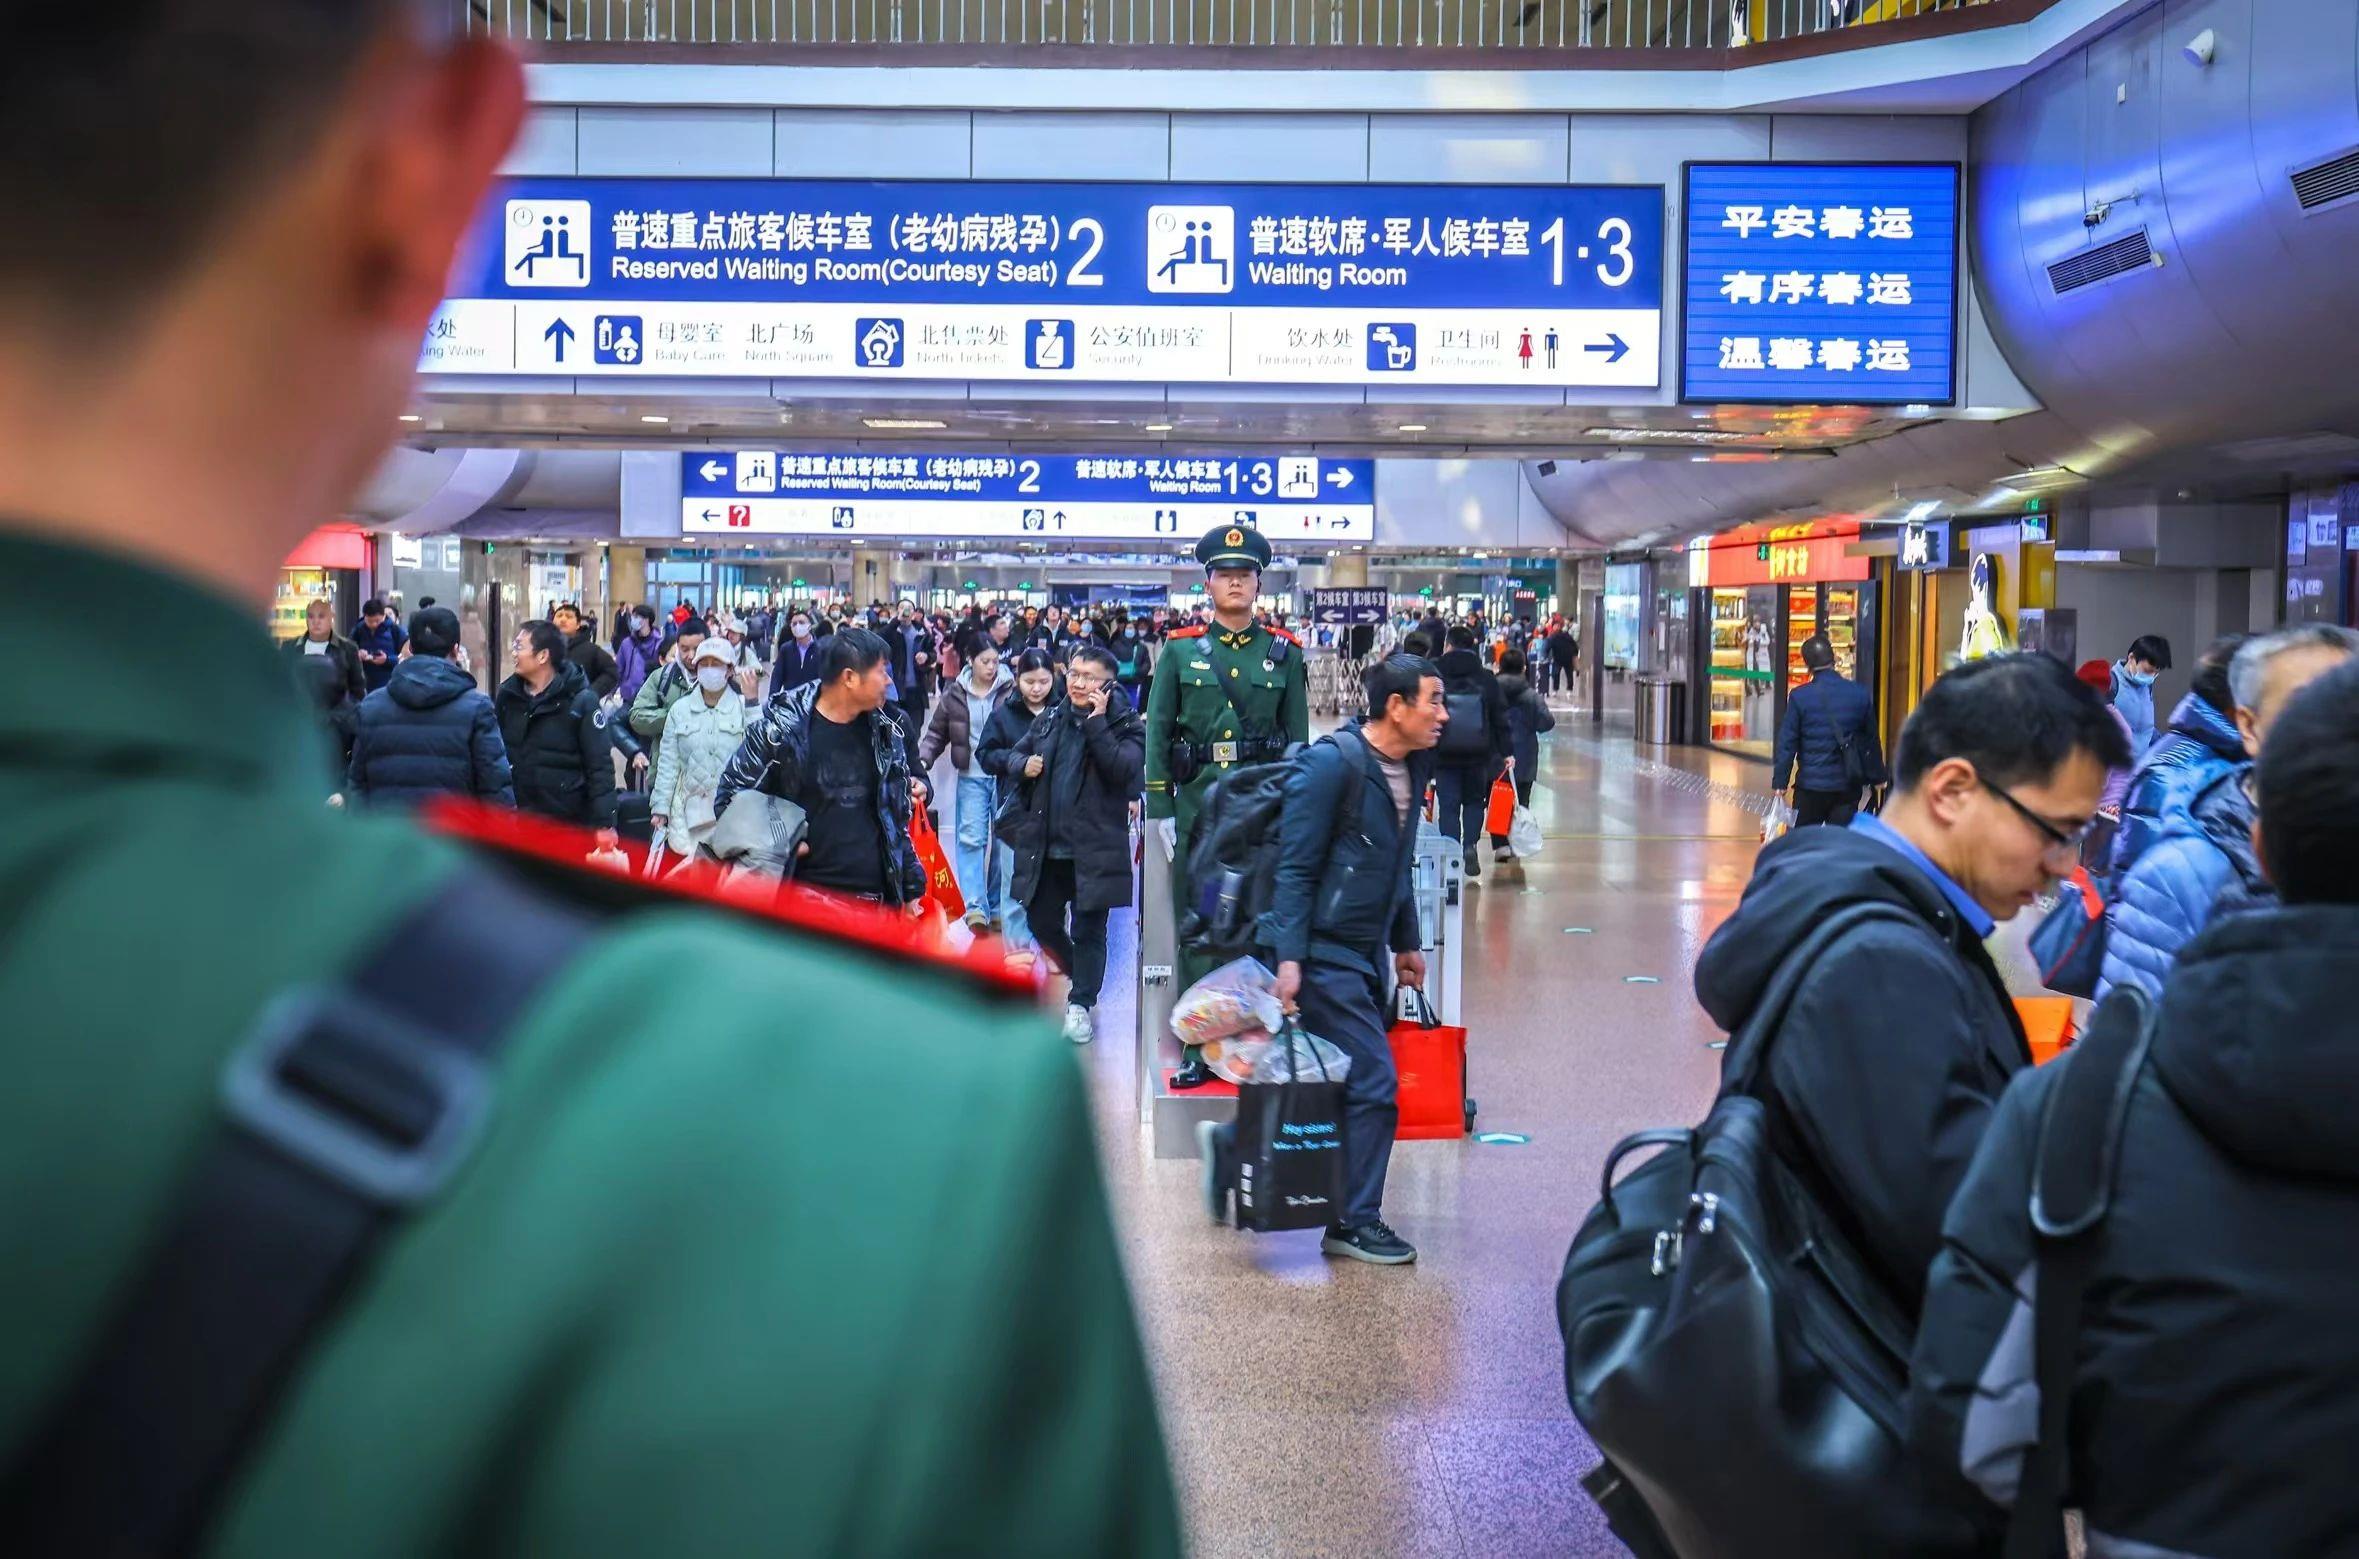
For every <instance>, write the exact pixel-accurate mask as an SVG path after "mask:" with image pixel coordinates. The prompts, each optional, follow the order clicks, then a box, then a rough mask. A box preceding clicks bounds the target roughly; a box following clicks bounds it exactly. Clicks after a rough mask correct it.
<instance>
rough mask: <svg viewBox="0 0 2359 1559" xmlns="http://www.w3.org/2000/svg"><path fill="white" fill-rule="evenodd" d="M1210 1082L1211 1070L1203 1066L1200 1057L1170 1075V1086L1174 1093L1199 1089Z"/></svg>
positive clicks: (1202, 1060) (1202, 1059)
mask: <svg viewBox="0 0 2359 1559" xmlns="http://www.w3.org/2000/svg"><path fill="white" fill-rule="evenodd" d="M1211 1081H1212V1068H1211V1067H1208V1066H1206V1065H1205V1064H1204V1058H1203V1057H1201V1056H1199V1057H1197V1058H1196V1059H1195V1060H1193V1061H1190V1062H1189V1063H1188V1064H1187V1065H1186V1066H1183V1067H1181V1068H1180V1069H1179V1070H1178V1071H1176V1072H1174V1073H1172V1074H1171V1086H1172V1090H1173V1091H1174V1092H1184V1091H1185V1090H1187V1089H1190V1088H1201V1087H1203V1086H1204V1085H1205V1084H1206V1083H1209V1082H1211Z"/></svg>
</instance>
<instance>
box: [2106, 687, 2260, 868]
mask: <svg viewBox="0 0 2359 1559" xmlns="http://www.w3.org/2000/svg"><path fill="white" fill-rule="evenodd" d="M2244 761H2245V757H2244V738H2243V737H2242V736H2241V735H2239V734H2238V733H2237V730H2236V722H2235V721H2233V720H2231V719H2229V718H2228V716H2226V715H2224V714H2222V713H2220V712H2219V711H2218V710H2217V709H2214V708H2213V707H2212V706H2211V705H2209V704H2207V703H2205V702H2204V701H2203V700H2202V699H2200V698H2198V697H2196V696H2195V695H2194V694H2193V693H2190V694H2188V695H2187V696H2186V697H2185V698H2182V699H2180V700H2179V707H2178V708H2176V709H2174V710H2172V711H2171V728H2170V730H2169V732H2168V733H2167V734H2165V735H2164V736H2163V738H2162V739H2161V740H2160V741H2158V742H2156V743H2155V744H2154V746H2153V747H2152V748H2151V749H2149V750H2148V752H2147V754H2146V756H2145V758H2144V759H2143V760H2142V761H2141V762H2140V763H2139V765H2138V771H2137V773H2136V774H2135V775H2134V776H2133V777H2132V778H2131V780H2130V791H2129V795H2128V797H2127V798H2125V799H2124V801H2123V802H2122V809H2121V828H2120V830H2119V831H2118V832H2117V833H2116V834H2115V835H2114V837H2113V861H2112V864H2111V866H2110V868H2109V875H2110V876H2111V877H2112V878H2113V879H2115V880H2116V881H2118V880H2120V878H2121V876H2122V874H2123V873H2124V872H2127V871H2128V870H2129V869H2130V868H2131V867H2133V866H2135V865H2137V864H2138V858H2139V857H2140V856H2142V855H2144V854H2145V853H2146V850H2147V847H2148V846H2149V845H2152V844H2153V843H2154V842H2155V841H2156V840H2158V839H2160V838H2161V837H2162V836H2163V834H2164V832H2165V831H2166V830H2167V829H2169V828H2170V827H2171V826H2172V825H2173V824H2174V823H2176V822H2177V821H2178V820H2179V819H2180V818H2181V817H2183V816H2184V814H2185V813H2186V812H2187V810H2188V809H2189V808H2190V807H2192V806H2194V805H2195V798H2196V797H2197V796H2199V795H2201V794H2202V793H2203V792H2204V791H2206V790H2208V789H2210V788H2211V786H2212V785H2213V783H2214V782H2216V781H2217V780H2218V779H2219V777H2220V776H2221V775H2223V774H2226V773H2228V772H2229V771H2231V770H2233V769H2237V768H2241V767H2242V766H2243V764H2244Z"/></svg>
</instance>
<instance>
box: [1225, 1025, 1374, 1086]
mask: <svg viewBox="0 0 2359 1559" xmlns="http://www.w3.org/2000/svg"><path fill="white" fill-rule="evenodd" d="M1204 1064H1205V1065H1206V1066H1209V1067H1211V1068H1212V1070H1213V1073H1214V1075H1215V1076H1217V1077H1219V1078H1220V1079H1221V1080H1223V1081H1224V1082H1231V1083H1236V1084H1238V1085H1239V1086H1242V1085H1244V1084H1246V1083H1283V1082H1306V1083H1317V1082H1329V1083H1340V1082H1342V1081H1343V1080H1344V1078H1345V1076H1346V1075H1348V1074H1349V1073H1350V1071H1351V1066H1352V1058H1351V1057H1350V1056H1348V1055H1345V1054H1344V1053H1343V1052H1342V1051H1341V1050H1339V1049H1337V1048H1336V1047H1335V1046H1334V1045H1333V1044H1331V1043H1329V1042H1328V1041H1326V1040H1324V1039H1321V1038H1320V1037H1319V1036H1318V1035H1316V1034H1306V1033H1304V1032H1303V1031H1302V1030H1301V1029H1300V1028H1296V1029H1295V1030H1294V1031H1293V1034H1292V1044H1291V1045H1289V1044H1288V1043H1287V1042H1286V1039H1285V1037H1284V1036H1281V1035H1273V1034H1272V1033H1270V1032H1269V1031H1268V1030H1266V1029H1247V1030H1246V1031H1245V1032H1244V1033H1242V1034H1232V1035H1230V1036H1228V1037H1227V1038H1225V1039H1216V1040H1214V1041H1212V1042H1211V1043H1210V1044H1208V1045H1206V1046H1205V1047H1204ZM1322 1066H1323V1067H1324V1071H1322V1070H1321V1068H1322ZM1297 1069H1299V1071H1300V1076H1296V1075H1295V1074H1296V1071H1297Z"/></svg>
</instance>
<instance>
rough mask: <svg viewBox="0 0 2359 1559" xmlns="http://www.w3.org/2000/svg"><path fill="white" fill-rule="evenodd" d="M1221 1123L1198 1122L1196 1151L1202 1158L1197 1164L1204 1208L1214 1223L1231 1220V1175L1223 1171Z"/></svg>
mask: <svg viewBox="0 0 2359 1559" xmlns="http://www.w3.org/2000/svg"><path fill="white" fill-rule="evenodd" d="M1220 1128H1221V1123H1220V1122H1219V1121H1198V1122H1197V1123H1196V1152H1197V1154H1198V1156H1199V1158H1200V1160H1201V1162H1200V1163H1199V1164H1198V1165H1197V1178H1198V1183H1199V1184H1200V1185H1201V1186H1202V1187H1203V1189H1204V1210H1205V1211H1206V1212H1207V1213H1210V1214H1211V1215H1212V1221H1213V1222H1214V1223H1227V1222H1228V1221H1229V1177H1228V1176H1227V1175H1225V1174H1223V1173H1222V1172H1221V1170H1222V1167H1223V1166H1222V1164H1221V1161H1220V1160H1221V1152H1220V1139H1221V1130H1220Z"/></svg>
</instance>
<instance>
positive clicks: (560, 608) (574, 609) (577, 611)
mask: <svg viewBox="0 0 2359 1559" xmlns="http://www.w3.org/2000/svg"><path fill="white" fill-rule="evenodd" d="M559 612H571V613H573V615H574V616H576V617H579V616H581V614H582V609H581V608H580V607H578V606H576V605H574V604H573V603H572V602H571V601H560V602H558V603H557V604H556V605H555V606H552V607H550V608H549V615H550V616H551V617H555V616H556V615H557V614H558V613H559Z"/></svg>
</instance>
